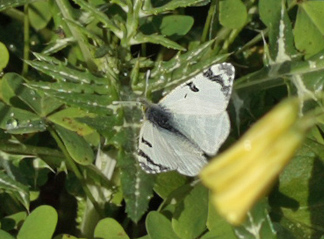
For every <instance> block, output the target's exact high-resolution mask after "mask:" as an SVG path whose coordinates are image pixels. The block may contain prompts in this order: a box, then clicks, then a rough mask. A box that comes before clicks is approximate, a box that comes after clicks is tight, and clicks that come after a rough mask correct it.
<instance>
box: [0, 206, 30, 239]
mask: <svg viewBox="0 0 324 239" xmlns="http://www.w3.org/2000/svg"><path fill="white" fill-rule="evenodd" d="M26 217H27V213H26V212H25V211H23V212H18V213H15V214H11V215H9V216H6V217H4V218H2V219H1V228H2V229H4V230H6V231H11V230H14V229H17V228H18V227H20V225H21V223H22V222H24V221H25V220H26ZM0 235H1V234H0ZM0 238H2V237H1V236H0Z"/></svg>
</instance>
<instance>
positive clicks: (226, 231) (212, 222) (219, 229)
mask: <svg viewBox="0 0 324 239" xmlns="http://www.w3.org/2000/svg"><path fill="white" fill-rule="evenodd" d="M206 225H207V228H208V229H209V231H210V235H212V237H208V235H206V239H207V238H226V239H236V238H237V237H236V236H235V234H234V231H233V227H232V226H231V225H230V224H229V223H228V222H226V220H225V219H224V218H223V217H221V216H220V215H219V214H218V213H217V212H216V210H215V206H214V205H213V204H212V202H211V197H209V203H208V217H207V223H206Z"/></svg>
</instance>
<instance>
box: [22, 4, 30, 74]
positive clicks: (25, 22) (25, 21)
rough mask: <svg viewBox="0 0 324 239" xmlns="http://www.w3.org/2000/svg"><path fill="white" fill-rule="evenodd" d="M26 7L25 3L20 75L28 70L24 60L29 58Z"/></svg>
mask: <svg viewBox="0 0 324 239" xmlns="http://www.w3.org/2000/svg"><path fill="white" fill-rule="evenodd" d="M28 8H29V5H28V4H26V5H25V8H24V56H23V58H24V62H23V69H22V75H26V74H27V72H28V64H27V63H26V61H28V60H29V52H30V48H29V19H28Z"/></svg>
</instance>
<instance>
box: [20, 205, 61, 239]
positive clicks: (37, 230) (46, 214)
mask: <svg viewBox="0 0 324 239" xmlns="http://www.w3.org/2000/svg"><path fill="white" fill-rule="evenodd" d="M56 224H57V213H56V211H55V209H54V208H52V207H50V206H40V207H38V208H36V209H35V210H34V211H33V212H32V213H31V214H30V215H29V216H28V217H27V219H26V221H25V222H24V224H23V226H22V227H21V229H20V231H19V232H18V235H17V239H51V238H52V236H53V233H54V230H55V227H56Z"/></svg>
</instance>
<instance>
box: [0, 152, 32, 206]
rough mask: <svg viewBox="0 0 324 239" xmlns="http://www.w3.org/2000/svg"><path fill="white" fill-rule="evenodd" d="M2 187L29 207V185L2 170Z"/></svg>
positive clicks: (0, 174) (0, 178) (0, 184)
mask: <svg viewBox="0 0 324 239" xmlns="http://www.w3.org/2000/svg"><path fill="white" fill-rule="evenodd" d="M0 153H1V152H0ZM1 154H2V153H1ZM0 156H2V155H0ZM0 188H1V190H4V191H5V192H7V193H9V194H11V195H12V197H13V198H16V199H17V200H19V201H20V202H21V203H22V204H23V205H24V207H25V208H26V209H28V208H29V190H28V187H27V186H25V185H23V184H21V183H19V182H18V181H17V180H16V179H13V178H11V177H9V176H8V175H6V174H5V173H4V172H2V171H0Z"/></svg>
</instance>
